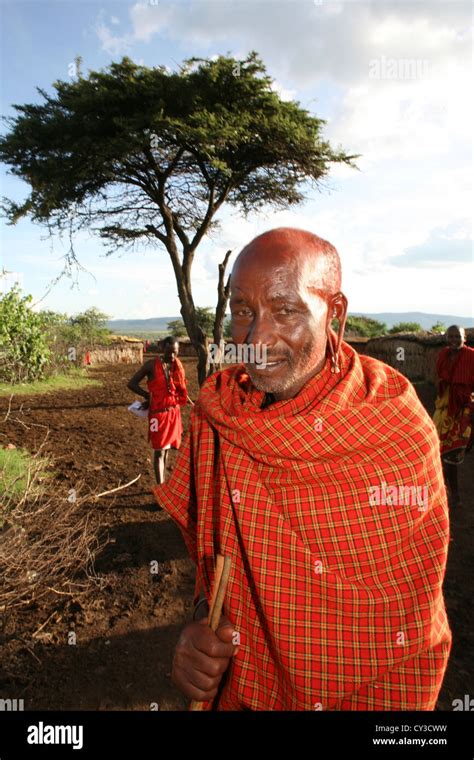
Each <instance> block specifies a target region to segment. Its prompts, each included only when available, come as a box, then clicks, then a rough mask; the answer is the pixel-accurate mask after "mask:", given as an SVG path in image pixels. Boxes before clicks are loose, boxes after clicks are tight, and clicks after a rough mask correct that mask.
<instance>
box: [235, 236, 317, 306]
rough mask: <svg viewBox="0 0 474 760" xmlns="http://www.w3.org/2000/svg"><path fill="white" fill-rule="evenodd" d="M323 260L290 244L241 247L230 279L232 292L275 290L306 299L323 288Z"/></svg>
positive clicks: (268, 292) (269, 292) (306, 250)
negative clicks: (268, 246)
mask: <svg viewBox="0 0 474 760" xmlns="http://www.w3.org/2000/svg"><path fill="white" fill-rule="evenodd" d="M324 273H325V262H324V259H323V257H322V256H320V255H318V254H317V252H314V251H312V250H308V249H296V248H294V247H289V246H281V247H274V248H273V249H271V250H269V249H268V248H267V247H258V246H254V247H250V246H248V247H247V248H244V250H243V251H242V253H240V255H239V256H238V258H237V260H236V262H235V264H234V267H233V269H232V274H231V278H230V287H231V293H232V295H236V294H237V292H238V291H258V292H259V293H261V294H262V295H265V294H268V295H270V294H271V293H273V292H274V291H276V290H280V291H282V293H285V294H289V295H291V294H297V295H299V296H300V297H302V298H305V299H306V298H307V297H308V296H310V295H312V294H313V291H314V290H315V289H319V288H322V287H323V280H324Z"/></svg>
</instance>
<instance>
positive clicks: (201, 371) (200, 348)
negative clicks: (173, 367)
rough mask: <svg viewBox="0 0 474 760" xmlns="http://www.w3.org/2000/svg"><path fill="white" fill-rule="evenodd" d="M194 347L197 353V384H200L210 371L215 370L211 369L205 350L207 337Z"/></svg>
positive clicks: (207, 353)
mask: <svg viewBox="0 0 474 760" xmlns="http://www.w3.org/2000/svg"><path fill="white" fill-rule="evenodd" d="M194 347H195V349H196V351H197V355H198V367H197V374H198V382H199V385H202V384H203V382H204V380H205V379H206V378H207V377H208V376H209V375H212V373H213V372H214V371H215V370H213V369H211V364H210V362H209V352H208V350H207V338H206V339H205V342H199V343H198V344H197V345H195V346H194ZM212 366H213V365H212Z"/></svg>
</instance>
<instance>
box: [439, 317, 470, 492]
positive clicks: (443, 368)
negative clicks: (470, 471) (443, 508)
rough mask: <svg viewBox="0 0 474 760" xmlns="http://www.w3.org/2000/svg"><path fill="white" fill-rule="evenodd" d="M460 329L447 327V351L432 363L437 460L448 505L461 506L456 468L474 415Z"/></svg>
mask: <svg viewBox="0 0 474 760" xmlns="http://www.w3.org/2000/svg"><path fill="white" fill-rule="evenodd" d="M465 340H466V333H465V330H464V328H463V327H459V326H458V325H451V327H448V329H447V331H446V342H447V343H448V346H447V348H443V349H442V350H441V351H440V353H439V356H438V360H437V362H436V371H437V373H438V378H439V387H438V398H437V399H436V411H435V413H434V417H433V421H434V423H435V426H436V429H437V431H438V435H439V439H440V445H441V459H442V462H443V469H444V475H445V479H446V481H447V485H448V487H449V497H450V505H451V506H453V507H459V506H461V498H460V496H459V490H458V469H457V468H458V467H459V465H460V464H462V462H463V461H464V456H465V454H466V452H468V451H469V450H470V449H471V447H472V439H473V416H474V349H472V348H469V347H468V346H466V345H465Z"/></svg>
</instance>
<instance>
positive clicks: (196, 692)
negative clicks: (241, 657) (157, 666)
mask: <svg viewBox="0 0 474 760" xmlns="http://www.w3.org/2000/svg"><path fill="white" fill-rule="evenodd" d="M233 634H234V628H233V626H232V624H231V622H230V620H229V619H228V618H226V617H225V616H224V615H223V616H222V617H221V622H220V624H219V628H218V629H217V631H216V632H214V631H211V629H210V628H209V626H208V625H207V619H206V618H202V620H199V621H198V622H195V623H189V625H187V626H186V627H185V628H183V630H182V632H181V636H180V637H179V641H178V643H177V645H176V649H175V653H174V659H173V668H172V671H171V679H172V681H173V683H174V684H175V686H177V687H178V689H180V691H182V692H183V694H185V695H186V696H187V697H189V699H195V700H197V701H198V702H207V701H209V700H212V699H214V697H215V696H216V694H217V688H218V686H219V683H220V680H221V678H222V676H223V674H224V673H225V671H226V670H227V668H228V667H229V662H230V659H231V657H233V656H235V655H236V654H237V652H238V651H239V647H238V646H236V645H234V644H232V638H233Z"/></svg>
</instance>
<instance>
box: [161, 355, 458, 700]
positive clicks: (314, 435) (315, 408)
mask: <svg viewBox="0 0 474 760" xmlns="http://www.w3.org/2000/svg"><path fill="white" fill-rule="evenodd" d="M263 398H264V394H263V392H261V391H257V390H256V389H255V388H254V387H253V386H252V385H251V383H250V381H249V379H248V376H247V375H245V374H244V368H243V366H242V365H240V366H239V367H231V368H228V369H225V370H223V371H222V372H219V373H216V374H214V375H212V376H211V377H210V378H208V379H207V381H206V382H205V383H204V385H203V386H202V388H201V392H200V395H199V399H198V403H197V404H196V406H195V407H194V409H193V413H192V418H191V430H190V435H187V436H186V439H185V443H184V445H183V448H182V450H181V452H180V455H179V457H178V460H177V463H176V466H175V470H174V472H173V475H172V477H171V479H170V480H169V482H168V483H166V484H164V485H162V486H157V487H155V489H154V492H155V495H156V497H157V500H158V502H159V503H160V504H161V505H162V506H163V507H164V508H165V509H166V510H167V511H168V512H169V514H170V515H171V517H172V518H173V519H174V520H175V521H176V522H177V524H178V525H179V526H180V528H181V531H182V533H183V536H184V539H185V541H186V544H187V547H188V550H189V553H190V555H191V557H192V558H193V560H194V562H195V563H196V567H197V573H196V592H197V590H198V588H199V587H202V588H203V589H204V591H205V593H206V595H207V597H208V599H210V590H211V586H212V581H213V573H214V566H215V555H216V553H218V552H220V553H222V554H225V555H229V556H230V557H231V559H232V570H231V576H230V580H229V584H228V587H227V593H226V601H225V609H224V612H225V614H226V615H227V616H228V617H229V618H230V620H231V621H232V624H233V625H234V626H235V629H236V630H237V631H238V632H239V633H240V643H241V648H240V651H239V653H238V654H237V655H236V656H235V657H234V658H232V660H231V664H230V666H229V669H228V671H227V673H226V675H225V681H224V685H223V688H222V690H221V693H220V696H219V700H218V704H217V709H218V710H240V709H245V708H249V709H252V710H315V709H316V710H319V709H322V710H409V709H414V710H433V709H434V707H435V703H436V698H437V695H438V692H439V689H440V686H441V682H442V679H443V675H444V671H445V669H446V664H447V660H448V656H449V651H450V646H451V632H450V630H449V626H448V622H447V618H446V612H445V607H444V602H443V596H442V581H443V576H444V571H445V563H446V553H447V547H448V533H449V526H448V512H447V502H446V491H445V487H444V483H443V477H442V471H441V464H440V457H439V445H438V439H437V435H436V431H435V428H434V426H433V423H432V422H431V420H430V418H429V416H428V415H427V414H426V412H425V410H424V409H423V407H422V405H421V403H420V401H419V400H418V398H417V396H416V393H415V391H414V389H413V387H412V385H411V384H410V383H409V382H408V380H407V379H406V378H405V377H404V376H403V375H401V374H400V373H398V372H397V371H396V370H394V369H392V368H391V367H389V366H387V365H385V364H383V363H382V362H380V361H377V360H376V359H373V358H371V357H369V356H359V355H358V354H357V353H356V352H355V351H354V350H353V349H352V348H351V347H350V346H349V345H348V344H346V343H343V344H342V369H341V373H340V374H339V375H337V374H331V372H330V363H329V359H328V360H327V362H326V365H325V367H324V369H323V370H322V372H321V373H319V374H318V375H316V376H315V377H314V378H312V379H311V380H310V381H309V382H308V383H307V384H306V385H305V386H304V388H303V389H302V391H300V393H299V394H298V395H297V396H296V397H295V398H293V399H290V400H288V401H279V402H276V403H274V404H272V405H271V406H269V407H267V408H265V409H261V408H260V406H261V403H262V400H263ZM407 488H408V489H409V493H411V494H412V495H414V494H418V496H417V497H416V499H415V497H414V496H413V499H411V501H413V502H414V503H410V498H407V497H406V489H407ZM402 489H404V490H403V493H405V496H404V497H403V498H402V497H401V495H400V494H401V493H402ZM410 489H414V490H411V491H410ZM424 489H426V490H424ZM425 497H426V498H425ZM207 706H208V707H210V705H207ZM214 706H215V705H214Z"/></svg>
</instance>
